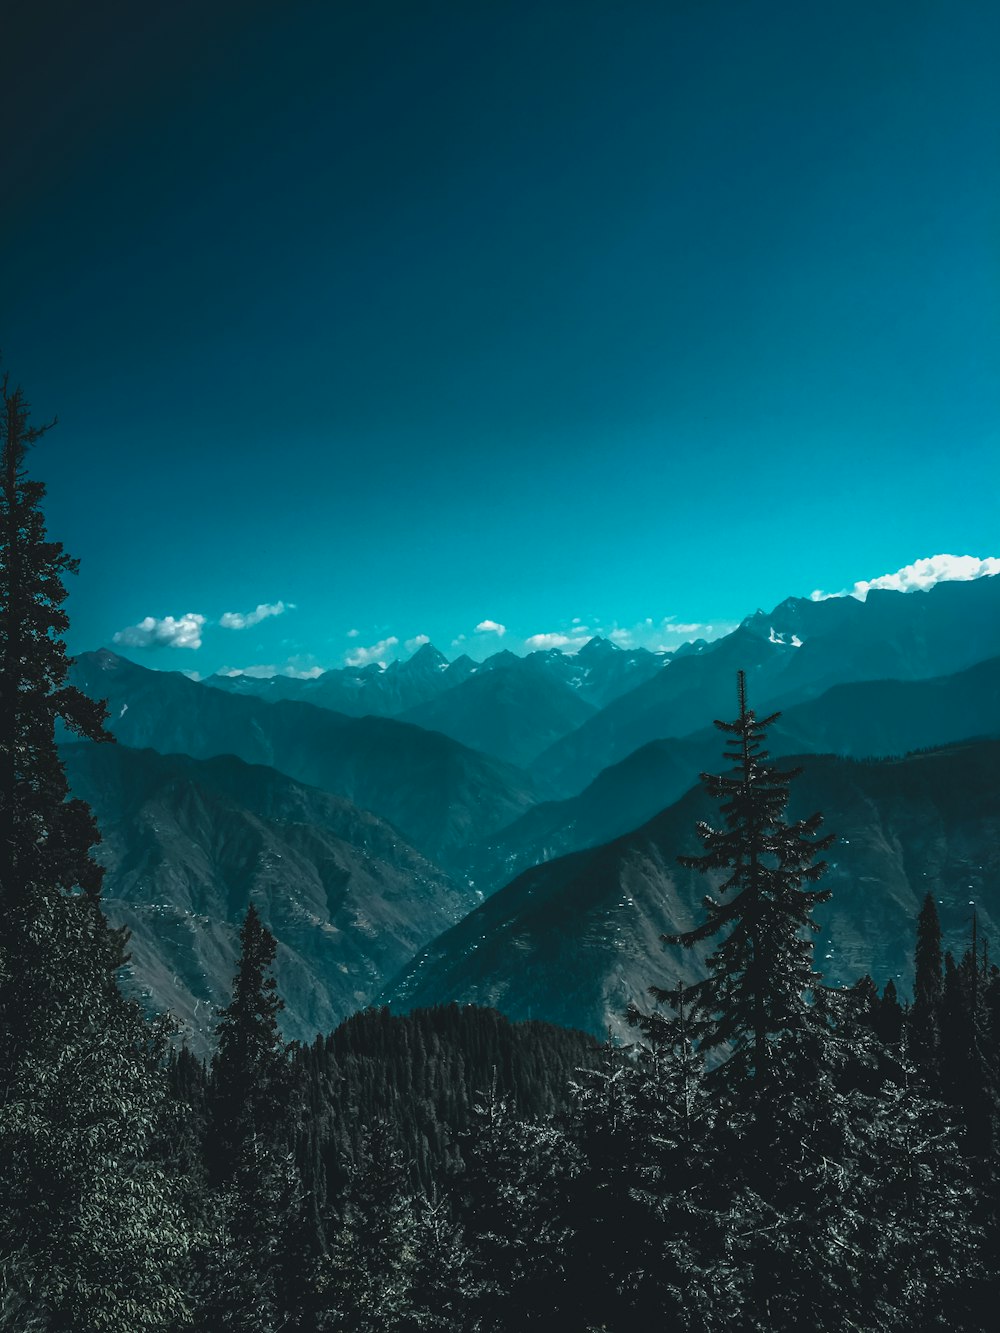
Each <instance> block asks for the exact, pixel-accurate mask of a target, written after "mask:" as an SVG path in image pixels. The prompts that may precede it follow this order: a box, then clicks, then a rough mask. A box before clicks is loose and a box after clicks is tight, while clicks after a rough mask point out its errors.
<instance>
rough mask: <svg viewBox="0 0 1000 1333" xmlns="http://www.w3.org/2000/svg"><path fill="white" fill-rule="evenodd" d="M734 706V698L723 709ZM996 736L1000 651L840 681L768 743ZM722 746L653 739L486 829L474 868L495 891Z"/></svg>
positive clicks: (653, 796)
mask: <svg viewBox="0 0 1000 1333" xmlns="http://www.w3.org/2000/svg"><path fill="white" fill-rule="evenodd" d="M734 711H735V710H734V708H733V707H732V703H731V701H730V707H729V709H728V711H726V712H724V713H723V714H722V715H723V716H726V717H728V716H731V715H732V713H733V712H734ZM990 736H1000V658H994V659H993V660H991V661H989V662H982V663H980V664H978V665H977V666H974V667H970V668H969V669H968V670H966V671H962V672H958V673H956V674H955V675H952V676H943V677H938V678H936V679H934V680H925V681H894V680H885V681H864V682H859V683H855V684H849V685H836V686H834V687H833V688H832V689H830V690H828V691H827V692H826V693H825V694H823V695H821V696H820V697H819V698H818V699H813V700H810V701H809V702H808V703H801V704H795V705H793V706H792V707H791V708H788V709H786V710H784V711H783V712H782V714H781V717H780V718H779V720H778V722H777V723H775V725H774V726H773V727H772V729H771V732H770V747H771V751H772V753H774V754H776V755H779V754H796V753H800V752H802V753H813V754H823V753H829V754H840V755H844V756H847V757H851V758H864V757H872V758H879V757H884V756H888V755H897V756H898V755H904V754H907V753H908V752H909V751H911V750H919V749H927V748H930V747H933V746H940V745H945V744H947V743H948V742H950V741H959V740H967V739H973V738H976V737H990ZM718 753H719V733H718V731H717V730H716V728H715V727H705V728H703V729H702V730H701V731H699V732H696V733H695V734H694V735H692V736H688V737H684V738H682V739H673V740H662V741H652V742H650V744H648V745H644V746H642V747H641V748H640V749H638V750H635V751H634V752H633V753H632V754H630V755H629V756H628V758H627V759H623V760H622V761H621V763H619V764H615V765H613V766H612V767H610V768H607V769H605V770H604V771H603V772H602V773H600V774H599V775H598V776H597V777H596V778H595V779H594V781H593V782H592V783H591V784H590V786H589V787H587V788H585V790H584V791H582V792H581V793H580V795H579V796H574V797H571V798H570V799H568V800H565V801H547V802H545V803H544V804H542V805H537V806H535V807H534V808H533V809H531V810H529V811H528V812H527V813H526V814H524V815H522V816H521V818H520V819H518V820H516V821H515V822H514V823H513V824H512V825H510V827H509V828H506V829H503V830H501V832H500V833H498V834H496V835H494V836H493V837H491V838H489V839H487V840H486V842H485V843H484V844H483V845H481V846H480V847H478V848H475V849H474V850H473V852H472V853H471V855H470V873H471V874H472V875H473V877H474V878H475V880H476V883H477V885H478V887H480V888H482V889H483V890H484V891H486V892H490V891H491V890H492V889H494V888H497V887H499V886H500V885H501V884H506V883H507V882H508V881H509V880H510V879H512V878H513V877H514V876H515V875H516V874H519V873H520V872H521V871H522V870H524V869H526V868H527V867H528V866H532V865H538V864H539V863H540V862H542V861H548V860H551V859H552V858H553V857H554V856H560V855H562V854H564V853H566V852H571V851H577V850H579V849H581V848H584V847H595V846H597V845H599V844H600V843H603V842H608V841H610V840H611V839H612V838H616V837H618V836H620V835H621V834H623V833H626V832H627V831H628V830H629V829H634V828H636V827H638V826H639V825H640V824H643V823H645V821H646V820H647V819H651V818H652V817H653V815H654V814H656V812H657V811H659V810H662V809H663V808H664V807H665V806H667V805H670V804H671V803H672V802H673V801H676V800H677V799H678V798H679V797H680V796H681V795H682V794H683V793H684V792H685V791H687V790H688V788H689V787H690V786H691V783H692V781H693V780H694V779H695V778H696V777H697V775H698V774H699V773H701V772H703V771H705V770H706V769H710V768H712V767H713V765H714V764H715V762H716V761H717V756H718Z"/></svg>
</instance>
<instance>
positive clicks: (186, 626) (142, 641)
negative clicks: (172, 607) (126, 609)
mask: <svg viewBox="0 0 1000 1333" xmlns="http://www.w3.org/2000/svg"><path fill="white" fill-rule="evenodd" d="M204 625H205V617H204V616H202V615H198V614H197V613H196V612H194V611H186V612H185V613H184V615H182V616H177V617H174V616H164V617H163V619H162V620H158V619H157V618H156V616H145V617H144V618H143V619H142V620H140V621H139V623H138V624H137V625H129V626H127V627H126V628H125V629H120V630H119V631H118V632H117V633H116V634H115V635H114V642H115V643H118V644H121V646H122V647H123V648H200V647H201V631H202V629H203V627H204Z"/></svg>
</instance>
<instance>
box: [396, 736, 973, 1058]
mask: <svg viewBox="0 0 1000 1333" xmlns="http://www.w3.org/2000/svg"><path fill="white" fill-rule="evenodd" d="M794 762H797V763H801V764H802V767H803V772H802V775H801V777H800V779H799V780H798V782H797V783H796V784H795V788H794V801H793V804H792V806H791V817H793V818H797V817H801V816H805V815H808V814H811V813H812V812H813V811H814V810H820V811H822V812H824V816H825V827H826V828H827V829H828V830H830V831H832V832H835V833H837V834H838V835H839V837H838V841H837V843H836V844H835V846H834V847H833V848H832V849H831V851H830V852H829V853H828V860H829V869H828V873H827V875H826V876H825V878H824V880H823V884H824V887H828V888H831V889H832V890H833V898H832V900H831V901H830V903H829V904H827V905H826V906H825V907H822V908H820V909H818V910H817V913H816V918H817V920H818V921H819V923H820V924H821V926H822V931H821V934H820V935H819V936H818V940H817V946H816V952H817V955H818V965H819V970H820V971H821V972H823V973H824V975H825V980H826V983H827V984H830V985H837V986H839V985H850V984H852V983H853V982H854V981H856V980H857V979H858V978H859V977H861V976H862V975H863V974H865V973H870V974H871V975H873V976H874V977H875V978H876V980H877V981H878V983H879V984H880V985H882V984H884V983H885V982H886V980H888V979H889V978H890V977H892V978H894V979H896V980H897V981H898V984H899V987H900V989H901V990H902V991H904V992H905V991H906V990H907V988H908V985H909V977H908V972H909V965H908V958H909V955H910V953H911V951H912V948H913V923H914V921H915V919H916V915H917V912H918V910H919V908H920V904H921V902H922V901H923V898H924V895H925V894H926V893H928V892H931V893H933V894H934V896H935V898H936V899H938V900H939V902H940V904H941V907H940V911H941V916H942V923H943V927H944V931H945V938H946V943H947V944H948V945H949V946H950V947H951V948H952V949H953V950H955V951H956V952H960V951H961V950H962V949H964V948H965V947H966V946H967V943H968V934H969V926H970V921H971V913H972V908H971V906H970V901H975V903H976V906H977V910H978V912H979V925H980V928H981V929H982V930H983V931H984V932H985V933H986V934H987V935H990V934H992V935H993V937H994V938H996V936H995V931H996V927H997V925H998V924H1000V892H998V887H997V886H998V883H1000V741H982V742H977V743H974V744H970V745H965V746H958V747H951V748H948V749H944V750H940V751H936V752H932V753H927V754H921V755H913V756H910V757H909V758H906V759H898V760H892V761H883V762H881V763H860V762H857V761H852V760H846V759H838V758H834V757H832V756H815V755H814V756H802V757H800V758H798V759H796V760H795V761H794ZM713 818H715V819H716V820H717V819H718V811H717V809H716V808H715V807H714V806H713V805H712V803H711V802H709V801H708V799H707V797H706V796H705V795H704V793H703V792H702V790H701V789H700V788H699V789H695V790H693V791H690V792H688V793H687V795H685V796H684V797H682V798H681V800H680V801H678V802H676V803H675V804H673V805H671V806H670V807H669V808H668V809H666V810H664V811H662V812H661V813H660V814H658V815H657V816H656V817H655V818H654V819H652V820H650V821H649V822H648V823H647V824H645V825H643V826H642V827H641V828H639V829H637V830H635V831H634V832H631V833H629V834H626V835H625V836H624V837H622V838H618V839H615V840H614V841H612V842H610V843H607V844H604V845H603V846H600V847H596V848H593V849H591V850H589V851H586V852H576V853H573V854H571V855H569V856H564V857H560V858H559V859H557V860H555V861H551V862H548V863H547V864H545V865H540V866H536V867H534V868H533V869H531V870H527V871H525V872H524V873H523V874H522V875H520V876H518V878H517V879H515V880H514V881H513V882H512V883H510V884H508V885H507V886H506V887H505V888H503V889H501V890H500V891H499V892H497V893H495V894H493V895H492V896H491V897H489V898H487V899H486V901H485V902H484V903H483V904H482V905H481V906H479V907H477V908H476V909H475V911H473V912H472V913H471V914H470V915H469V916H467V917H465V918H464V919H463V920H462V921H460V922H459V923H458V925H457V926H454V927H452V929H451V930H449V931H448V932H447V933H446V934H444V935H443V936H441V937H440V938H439V939H437V940H435V941H434V942H433V943H432V944H431V945H429V946H428V947H427V948H426V949H425V950H423V951H422V952H421V953H420V954H418V956H417V957H416V958H415V959H414V961H413V962H412V963H411V964H410V965H409V967H408V968H406V969H405V970H404V972H403V973H402V974H401V975H400V976H399V977H398V978H397V979H396V981H395V982H394V983H393V984H392V985H390V986H389V987H388V988H387V989H386V991H385V992H384V995H383V997H382V998H383V999H384V1000H386V1001H387V1002H390V1003H392V1004H393V1005H394V1006H396V1007H398V1008H402V1009H408V1008H411V1007H413V1008H418V1007H423V1006H426V1005H431V1004H437V1003H441V1002H442V1001H444V1000H445V999H448V1000H457V1001H459V1002H462V1003H474V1004H484V1005H493V1006H495V1007H496V1008H498V1009H500V1010H502V1011H503V1012H504V1013H506V1014H507V1015H508V1016H509V1017H511V1018H532V1017H534V1018H538V1017H543V1016H544V1017H545V1018H546V1019H547V1020H548V1021H550V1022H555V1023H562V1024H565V1025H571V1026H578V1027H581V1028H584V1029H586V1030H589V1031H591V1032H595V1033H600V1032H602V1031H604V1030H606V1028H607V1026H608V1025H610V1026H611V1027H612V1028H614V1029H616V1030H618V1031H619V1032H621V1031H623V1030H624V1029H625V1026H626V1025H625V1021H624V1014H625V1010H626V1008H627V1006H628V1004H629V1003H630V1002H632V1001H637V1002H640V1003H641V1002H642V1001H643V1000H644V997H645V995H646V991H647V988H648V987H649V986H650V985H657V986H661V987H666V986H669V985H672V984H673V983H675V982H676V981H678V980H691V979H693V978H695V977H697V976H698V975H701V974H702V960H703V957H704V954H703V953H701V952H694V951H691V952H688V951H685V950H684V949H682V948H681V947H680V946H665V945H664V944H663V943H662V941H661V939H660V937H661V935H663V934H664V933H674V932H677V931H683V930H687V929H690V928H691V927H692V926H694V925H695V924H697V923H698V921H699V920H700V919H701V903H702V900H703V898H704V897H705V894H706V893H707V892H709V891H710V890H711V889H712V888H713V886H714V885H713V881H712V880H711V879H709V878H708V877H706V876H704V875H702V874H700V873H698V872H696V871H694V870H688V869H683V868H681V867H680V866H678V864H677V856H678V855H683V854H697V853H698V852H699V851H700V850H701V847H700V844H699V843H698V840H697V837H696V834H695V825H696V823H697V822H698V821H699V820H708V821H709V822H711V821H712V819H713ZM709 948H710V946H709ZM647 1007H648V1006H647Z"/></svg>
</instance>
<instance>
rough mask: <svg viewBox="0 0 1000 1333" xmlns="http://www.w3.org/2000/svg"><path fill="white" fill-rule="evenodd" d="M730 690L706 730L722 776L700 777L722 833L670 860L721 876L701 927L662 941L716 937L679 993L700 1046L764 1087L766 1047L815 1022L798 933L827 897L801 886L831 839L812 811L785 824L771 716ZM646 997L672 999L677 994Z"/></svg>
mask: <svg viewBox="0 0 1000 1333" xmlns="http://www.w3.org/2000/svg"><path fill="white" fill-rule="evenodd" d="M738 685H739V690H738V693H739V710H740V711H739V716H738V717H737V718H736V720H735V721H734V722H719V721H717V722H716V724H715V725H716V726H717V727H718V728H719V729H720V731H722V732H724V733H725V735H726V736H727V737H728V743H727V748H726V758H727V759H728V760H729V763H730V768H729V771H728V772H726V773H724V774H722V775H721V776H715V775H714V774H710V773H703V774H702V775H701V777H702V782H703V783H704V784H705V787H706V789H707V791H708V792H709V794H710V795H711V796H712V797H714V798H715V799H716V800H718V801H720V802H721V803H722V805H721V813H722V816H723V827H722V828H714V827H712V825H710V824H707V823H700V824H699V825H698V834H699V836H700V838H701V840H702V843H703V844H704V847H705V851H704V853H703V854H702V855H701V856H685V857H680V858H679V860H680V862H681V864H682V865H685V866H689V867H690V868H692V869H694V870H698V871H700V872H702V873H703V874H713V873H718V872H721V873H722V881H721V883H720V884H719V886H718V895H719V896H718V897H716V896H708V897H706V899H705V907H706V911H707V919H706V921H705V922H704V923H703V924H702V925H700V926H697V927H696V928H695V929H694V930H691V931H686V932H684V933H683V934H679V935H671V936H664V939H665V940H667V942H669V943H672V944H676V943H679V944H683V945H685V946H687V947H690V946H691V945H694V944H699V943H701V942H702V941H703V940H707V939H711V938H713V937H714V936H716V935H722V936H723V938H722V940H721V942H720V943H719V945H718V947H717V948H716V950H715V952H714V953H713V954H712V955H711V956H710V957H709V959H708V971H709V975H708V976H707V977H706V978H705V979H704V980H702V981H699V982H696V983H694V984H693V985H692V986H690V987H689V988H688V991H687V999H688V1000H689V1001H690V1002H691V1003H692V1004H693V1006H694V1012H695V1015H696V1016H697V1017H698V1018H700V1019H704V1020H705V1022H706V1028H705V1031H704V1036H703V1037H702V1046H703V1047H704V1048H705V1049H706V1050H710V1049H713V1048H718V1047H723V1048H727V1049H728V1050H729V1052H730V1058H729V1061H728V1065H729V1067H730V1070H731V1072H732V1073H734V1074H739V1075H746V1074H749V1075H750V1076H752V1078H753V1080H754V1082H755V1084H756V1085H757V1086H758V1087H763V1086H764V1085H765V1084H766V1082H767V1080H768V1077H769V1072H770V1065H771V1053H772V1046H773V1044H774V1042H775V1041H776V1040H777V1039H779V1038H780V1037H781V1035H782V1034H783V1033H785V1032H788V1031H790V1030H797V1029H802V1028H803V1027H805V1026H808V1025H810V1024H811V1023H812V1022H813V1020H814V1016H815V1011H814V1010H813V1009H812V1008H811V1006H810V1005H809V1002H808V998H807V997H808V995H809V993H810V992H811V991H813V990H814V988H815V987H816V985H817V983H818V982H819V979H820V978H819V974H818V973H817V972H815V971H814V970H813V965H812V943H811V941H810V940H809V939H808V937H807V936H808V932H809V931H815V930H817V929H818V927H817V926H816V924H815V922H814V921H813V919H812V913H813V909H814V908H815V907H816V905H817V904H818V903H822V902H825V901H826V900H827V899H828V898H829V897H830V893H829V890H824V889H813V888H810V887H808V886H809V885H811V884H814V883H815V882H816V881H817V880H818V879H820V877H821V876H822V874H823V872H824V870H825V869H826V863H825V862H823V861H816V857H817V855H818V854H819V853H820V852H821V851H823V850H825V849H826V848H827V847H829V846H830V845H831V843H832V842H833V837H832V835H831V836H826V837H820V836H818V830H819V827H820V825H821V823H822V816H821V815H819V814H814V815H811V816H810V817H809V818H808V819H800V820H797V821H796V822H794V823H788V822H787V821H786V819H785V809H786V807H787V805H788V799H789V788H790V785H791V782H792V780H793V779H794V778H795V777H796V776H797V775H798V773H799V771H800V770H798V769H795V770H792V771H781V770H779V769H778V768H777V767H775V765H774V764H773V763H769V762H768V758H769V756H768V752H767V750H766V749H765V748H764V739H765V733H766V731H767V728H768V727H769V726H770V725H771V724H772V723H773V722H774V721H775V720H776V718H777V717H778V716H779V714H777V713H774V714H772V715H771V716H770V717H765V718H761V719H758V718H757V717H756V715H755V714H754V711H753V709H751V708H748V707H747V697H746V677H745V675H744V673H743V672H742V671H740V672H739V673H738ZM653 993H654V994H655V995H656V996H657V998H659V999H668V1000H676V998H677V996H676V991H662V990H657V989H656V988H653Z"/></svg>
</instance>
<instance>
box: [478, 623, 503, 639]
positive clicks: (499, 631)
mask: <svg viewBox="0 0 1000 1333" xmlns="http://www.w3.org/2000/svg"><path fill="white" fill-rule="evenodd" d="M476 633H477V634H495V635H496V636H497V638H498V639H502V638H503V636H504V635H505V634H506V633H507V626H506V625H501V624H500V622H499V621H497V620H481V621H480V622H479V624H478V625H477V626H476Z"/></svg>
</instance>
